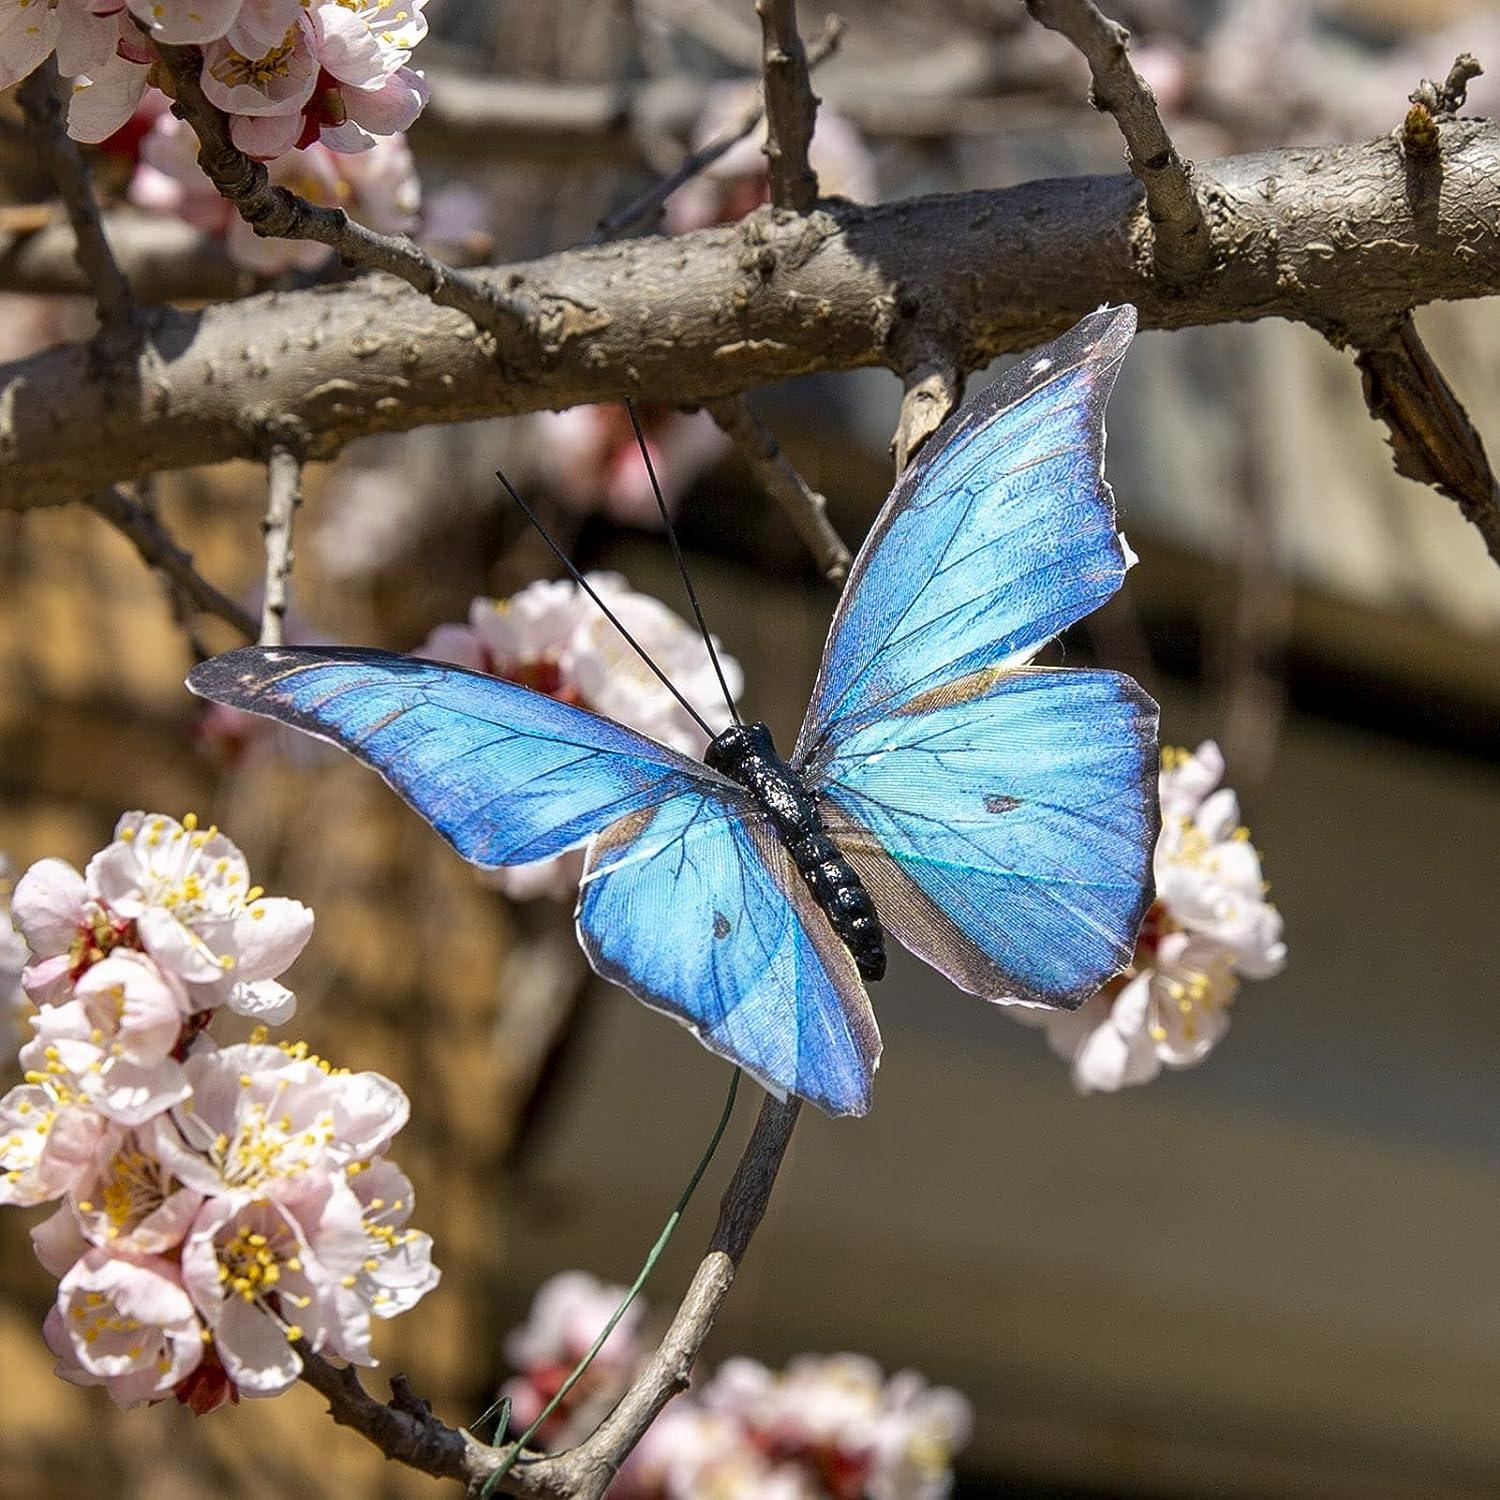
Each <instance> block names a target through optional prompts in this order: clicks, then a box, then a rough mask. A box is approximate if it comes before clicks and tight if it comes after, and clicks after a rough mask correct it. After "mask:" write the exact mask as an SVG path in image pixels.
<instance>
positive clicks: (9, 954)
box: [0, 854, 31, 1036]
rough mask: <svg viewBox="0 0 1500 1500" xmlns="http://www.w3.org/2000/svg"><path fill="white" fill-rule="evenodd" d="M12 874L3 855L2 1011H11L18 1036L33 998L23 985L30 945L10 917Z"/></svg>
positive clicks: (0, 858) (0, 872) (0, 897)
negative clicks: (10, 882) (9, 879)
mask: <svg viewBox="0 0 1500 1500" xmlns="http://www.w3.org/2000/svg"><path fill="white" fill-rule="evenodd" d="M9 873H10V861H9V860H8V859H6V857H5V856H4V855H3V854H0V1014H3V1013H6V1012H8V1013H9V1014H10V1016H11V1018H12V1020H13V1021H14V1023H15V1026H16V1030H17V1033H18V1035H21V1036H24V1035H25V1034H26V1026H25V1023H26V1018H27V1017H28V1016H29V1015H30V1014H31V1001H30V1000H29V999H28V998H27V995H26V991H25V990H24V989H23V988H22V986H21V974H22V972H23V971H24V970H25V968H26V956H27V948H26V939H25V938H23V937H22V936H21V933H20V930H19V929H18V928H17V927H16V925H15V922H14V919H13V918H12V916H11V910H10V896H9V889H10V885H9V881H8V879H7V876H8V875H9Z"/></svg>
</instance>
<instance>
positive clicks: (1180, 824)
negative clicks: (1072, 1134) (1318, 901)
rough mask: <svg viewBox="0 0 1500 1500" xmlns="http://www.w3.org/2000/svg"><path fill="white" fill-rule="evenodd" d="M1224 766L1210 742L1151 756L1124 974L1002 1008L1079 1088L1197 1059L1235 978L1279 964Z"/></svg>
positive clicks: (1224, 1017)
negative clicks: (1153, 836) (1155, 827)
mask: <svg viewBox="0 0 1500 1500" xmlns="http://www.w3.org/2000/svg"><path fill="white" fill-rule="evenodd" d="M1223 774H1224V759H1223V756H1222V755H1221V754H1220V752H1219V748H1218V746H1217V745H1215V744H1214V743H1213V742H1212V741H1208V742H1205V743H1204V744H1203V745H1201V746H1199V748H1198V749H1197V750H1196V751H1195V752H1193V753H1192V754H1189V753H1188V752H1186V751H1184V750H1172V749H1168V750H1164V751H1163V753H1162V773H1161V807H1162V831H1161V836H1160V837H1159V839H1158V840H1157V845H1156V853H1155V875H1156V890H1157V898H1156V902H1155V904H1154V905H1153V906H1152V908H1151V910H1150V911H1149V912H1148V913H1147V914H1146V919H1145V921H1144V922H1143V923H1142V926H1141V936H1140V938H1139V939H1138V941H1137V950H1136V959H1135V963H1134V964H1133V966H1132V969H1131V971H1130V972H1129V974H1127V976H1126V977H1125V978H1124V979H1123V980H1120V981H1116V982H1115V983H1113V984H1112V985H1109V986H1107V987H1106V988H1105V989H1104V990H1103V991H1102V992H1101V993H1099V994H1098V995H1095V996H1094V997H1093V998H1092V999H1090V1000H1089V1001H1088V1002H1087V1003H1086V1004H1085V1005H1083V1006H1082V1007H1080V1008H1079V1009H1078V1010H1076V1011H1071V1012H1068V1011H1041V1010H1023V1009H1022V1008H1020V1007H1013V1008H1012V1014H1014V1015H1015V1016H1016V1018H1017V1019H1018V1020H1024V1021H1027V1022H1029V1023H1030V1024H1032V1025H1040V1026H1042V1027H1044V1028H1045V1030H1046V1032H1047V1038H1048V1041H1049V1042H1050V1044H1051V1046H1052V1048H1053V1050H1054V1051H1055V1052H1057V1053H1058V1054H1059V1055H1060V1056H1062V1057H1064V1058H1066V1059H1068V1061H1069V1062H1070V1063H1071V1065H1072V1073H1073V1081H1074V1083H1075V1085H1076V1086H1077V1087H1078V1088H1079V1090H1080V1091H1082V1092H1085V1093H1087V1092H1091V1091H1094V1090H1104V1091H1112V1090H1115V1089H1119V1088H1124V1087H1128V1086H1130V1085H1132V1084H1137V1083H1148V1082H1150V1081H1151V1080H1152V1079H1153V1078H1155V1077H1157V1076H1158V1074H1159V1073H1160V1072H1161V1070H1162V1068H1163V1067H1168V1068H1186V1067H1191V1066H1193V1065H1194V1064H1195V1063H1199V1062H1201V1061H1202V1060H1203V1059H1204V1058H1205V1057H1206V1056H1207V1055H1208V1054H1209V1052H1211V1051H1212V1050H1213V1048H1214V1046H1215V1045H1216V1044H1217V1043H1218V1041H1219V1040H1220V1038H1221V1037H1223V1035H1224V1034H1225V1032H1226V1031H1227V1030H1228V1029H1229V1010H1230V1006H1231V1005H1232V1003H1233V1001H1234V998H1235V995H1236V994H1237V993H1238V990H1239V985H1240V979H1241V978H1242V977H1246V978H1252V979H1264V978H1267V977H1269V976H1270V975H1273V974H1276V973H1279V972H1280V970H1281V968H1282V966H1283V965H1284V964H1285V962H1286V944H1285V943H1284V942H1283V941H1282V921H1281V914H1280V912H1278V911H1277V910H1276V908H1275V907H1274V906H1272V905H1270V904H1269V903H1268V902H1267V901H1266V899H1265V894H1266V886H1265V883H1264V881H1263V880H1262V878H1261V865H1260V856H1259V854H1258V853H1257V851H1256V849H1255V846H1254V844H1252V843H1251V842H1250V836H1249V833H1248V832H1247V830H1246V829H1245V828H1244V827H1243V826H1242V825H1241V823H1240V820H1239V817H1240V814H1239V802H1238V799H1237V798H1236V797H1235V795H1234V793H1233V792H1232V791H1230V790H1229V789H1228V788H1227V787H1220V786H1219V782H1220V780H1221V779H1222V777H1223Z"/></svg>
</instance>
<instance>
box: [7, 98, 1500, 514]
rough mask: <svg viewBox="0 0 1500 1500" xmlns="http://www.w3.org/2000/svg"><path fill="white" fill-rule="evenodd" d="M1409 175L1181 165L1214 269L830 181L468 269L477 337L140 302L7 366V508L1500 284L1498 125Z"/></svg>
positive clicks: (949, 202)
mask: <svg viewBox="0 0 1500 1500" xmlns="http://www.w3.org/2000/svg"><path fill="white" fill-rule="evenodd" d="M1422 170H1423V171H1424V172H1425V173H1427V174H1429V176H1430V177H1431V179H1432V180H1434V181H1441V183H1442V191H1441V192H1440V193H1438V192H1426V191H1423V192H1413V191H1411V187H1412V179H1411V167H1410V163H1409V162H1408V161H1407V159H1406V157H1405V155H1404V153H1403V152H1402V150H1401V148H1400V145H1399V142H1398V141H1396V140H1395V139H1393V138H1390V137H1384V138H1382V139H1380V140H1377V141H1374V142H1371V143H1369V144H1367V145H1356V146H1335V147H1327V148H1317V149H1304V150H1285V151H1271V152H1263V153H1258V154H1255V155H1251V156H1241V157H1231V158H1227V159H1224V160H1221V161H1217V162H1214V163H1211V164H1209V165H1207V166H1201V167H1200V168H1199V180H1200V183H1201V184H1202V190H1203V199H1204V202H1205V203H1206V204H1207V205H1208V208H1209V222H1210V235H1211V239H1212V242H1213V246H1214V259H1215V267H1214V271H1213V273H1212V275H1211V276H1209V277H1207V278H1204V279H1201V280H1198V281H1195V282H1193V283H1191V284H1188V285H1185V286H1182V287H1179V288H1172V287H1169V286H1167V285H1165V284H1164V283H1163V281H1162V280H1161V278H1159V277H1158V276H1157V275H1156V274H1155V273H1154V269H1153V266H1152V263H1151V248H1150V247H1151V232H1150V225H1149V222H1148V221H1147V217H1146V211H1145V207H1144V204H1143V203H1142V197H1141V188H1140V185H1139V184H1138V183H1136V182H1135V181H1134V179H1132V178H1131V177H1129V176H1125V175H1118V176H1113V177H1080V178H1069V179H1062V180H1054V181H1044V182H1033V183H1028V184H1025V185H1022V186H1019V187H1014V188H1009V189H1004V190H1000V191H995V192H986V193H966V194H956V195H945V196H935V197H929V198H918V199H911V200H907V201H904V202H895V203H887V204H881V205H877V206H873V207H865V206H860V205H856V204H848V203H842V202H828V203H824V204H821V205H820V206H819V207H818V208H817V210H815V211H814V212H813V213H812V214H810V215H807V216H806V217H801V218H794V219H782V220H778V218H777V217H776V216H775V215H774V214H772V213H769V212H762V213H758V214H755V215H752V216H751V217H750V218H748V219H746V220H744V221H743V222H741V223H739V224H736V225H729V226H722V227H715V228H711V229H705V230H701V231H698V232H697V233H695V234H692V235H684V236H680V237H678V238H675V239H654V238H648V239H637V240H629V241H625V242H622V243H618V244H612V245H607V246H603V247H599V248H595V249H587V250H579V251H571V252H565V253H563V254H560V255H555V256H551V257H548V258H546V259H543V260H539V261H534V262H531V263H529V264H522V265H515V266H509V267H501V268H497V269H495V270H492V271H486V272H476V273H473V274H474V275H475V277H476V279H479V280H482V281H484V282H485V283H486V284H487V285H489V286H492V287H493V288H494V289H495V290H496V291H497V292H503V293H504V294H505V295H507V296H511V297H515V298H518V299H522V300H524V301H525V303H526V304H528V305H529V306H530V307H531V308H532V311H531V312H530V313H529V314H528V315H527V316H526V317H525V318H524V319H523V320H522V321H520V322H519V323H517V324H514V325H512V326H508V327H507V328H506V329H505V330H504V331H503V332H502V333H499V334H497V335H496V336H494V337H493V338H491V337H488V336H480V335H478V334H476V332H475V329H474V326H473V324H472V322H471V321H470V319H469V318H468V317H467V316H464V315H461V314H459V313H456V312H453V311H449V310H446V309H442V308H435V307H433V306H432V305H431V304H430V303H429V302H428V301H427V300H426V299H424V298H423V297H421V296H419V295H417V294H416V293H414V292H413V291H411V290H410V289H408V288H407V287H404V286H402V285H400V284H398V283H394V282H392V281H390V280H387V279H383V278H361V279H358V280H356V281H353V282H349V283H345V284H343V285H339V286H331V287H319V288H315V289H312V290H308V291H301V292H289V293H269V294H266V295H262V296H258V297H252V298H247V299H245V300H243V301H240V302H235V303H230V304H226V305H222V306H216V307H211V308H206V309H204V310H203V311H201V312H194V313H185V312H178V311H173V310H169V309H158V310H156V311H155V313H154V314H153V319H154V321H153V323H152V326H151V327H150V329H149V336H148V338H147V340H146V343H145V347H144V348H143V349H142V350H141V351H140V352H139V355H138V356H137V357H136V358H135V359H134V361H133V362H131V363H128V364H127V365H126V366H125V367H124V368H122V369H119V370H117V371H115V372H112V373H111V374H109V375H108V376H107V377H105V378H102V379H96V378H90V371H89V369H88V366H87V360H86V351H85V349H84V348H83V347H82V346H72V347H68V346H64V347H62V348H57V349H51V350H47V351H45V352H43V353H40V354H36V355H33V356H31V357H30V358H28V359H25V360H21V361H17V362H15V363H12V364H9V365H5V366H0V508H8V509H25V508H27V507H30V506H34V505H43V504H50V503H61V502H64V501H66V500H69V499H72V498H74V497H75V496H76V495H78V494H80V493H85V492H87V491H90V490H93V489H99V488H102V487H104V486H107V485H109V484H112V483H115V482H117V481H120V480H123V479H127V478H134V477H138V476H140V475H143V474H147V473H151V472H154V471H157V470H162V469H173V468H181V467H185V466H188V465H192V464H202V463H210V462H218V461H220V460H222V459H225V458H229V457H236V456H239V457H250V458H254V457H258V456H260V453H261V448H260V446H259V445H260V443H261V434H262V431H263V423H264V420H265V419H266V417H267V416H272V415H274V416H277V417H279V418H280V419H282V420H283V421H285V422H286V423H288V424H289V425H290V427H291V428H295V429H296V430H297V432H298V434H299V440H300V442H301V443H302V451H303V453H304V457H305V458H322V457H327V456H329V455H330V454H332V453H335V452H337V451H338V450H339V449H340V448H341V447H342V446H343V445H344V444H345V443H347V442H349V441H350V440H352V439H353V438H355V437H359V436H362V435H365V434H367V433H371V432H387V431H403V430H407V429H410V428H413V427H418V426H424V425H428V424H431V423H437V422H456V421H467V420H471V419H475V418H480V417H489V416H499V415H508V414H512V413H517V412H523V411H535V410H539V409H542V408H546V407H553V408H557V407H565V406H570V405H574V404H577V403H580V402H597V401H610V400H618V399H619V398H620V397H621V396H622V395H624V394H630V395H633V396H635V397H636V398H637V399H638V400H651V401H661V402H665V403H667V404H670V405H679V406H694V405H702V404H704V403H705V402H706V401H709V400H712V399H714V398H717V397H722V396H729V395H734V394H738V393H739V392H742V391H746V390H751V389H754V388H755V387H757V386H760V385H765V384H768V383H770V382H773V381H777V380H782V379H785V378H787V377H788V376H792V375H799V374H805V373H808V372H810V371H814V370H848V369H853V368H856V367H861V366H868V365H887V366H893V367H896V368H902V367H903V365H904V363H905V360H904V359H903V357H902V356H903V355H905V354H906V353H908V352H909V351H910V350H911V349H914V348H920V347H922V346H924V345H928V346H930V347H935V348H941V349H944V350H945V351H950V352H951V358H952V360H953V362H954V365H955V367H956V368H959V369H973V368H977V367H978V366H980V365H983V364H985V363H987V362H988V361H989V360H990V359H993V358H994V357H995V356H996V355H998V354H1002V353H1006V352H1010V351H1014V350H1017V349H1023V348H1027V347H1030V346H1032V345H1034V344H1036V343H1038V342H1040V341H1042V340H1044V339H1047V338H1051V337H1053V336H1055V335H1056V334H1058V333H1060V332H1062V331H1063V329H1065V328H1066V327H1068V326H1069V325H1070V324H1071V323H1073V322H1075V321H1076V320H1077V319H1078V318H1079V317H1081V316H1082V315H1083V314H1084V313H1086V312H1089V311H1091V310H1092V309H1093V308H1095V307H1097V306H1098V305H1099V304H1100V303H1101V302H1105V301H1109V302H1123V301H1130V302H1134V303H1135V304H1136V306H1137V307H1138V308H1139V310H1140V319H1141V326H1142V327H1144V328H1182V327H1189V326H1195V325H1200V324H1210V323H1225V322H1235V321H1249V320H1253V319H1256V318H1263V317H1285V318H1290V319H1293V320H1296V321H1302V322H1306V323H1309V324H1311V325H1312V326H1314V327H1317V328H1319V329H1320V330H1323V329H1328V328H1330V327H1332V328H1334V329H1338V328H1345V329H1348V328H1354V327H1369V326H1372V325H1378V324H1380V323H1381V322H1382V321H1384V322H1385V323H1386V324H1389V323H1390V322H1391V321H1392V320H1393V319H1396V318H1398V317H1400V316H1401V315H1402V314H1404V313H1405V311H1406V310H1407V309H1409V308H1411V307H1413V306H1415V305H1419V304H1421V303H1424V302H1428V301H1433V300H1437V299H1442V298H1452V299H1461V298H1469V297H1480V296H1490V295H1494V294H1496V293H1497V292H1500V126H1497V125H1496V124H1494V123H1491V122H1488V121H1479V120H1458V121H1455V122H1453V123H1452V124H1449V125H1445V126H1444V127H1443V131H1442V140H1441V143H1440V145H1439V150H1438V155H1437V156H1436V157H1435V158H1433V160H1432V161H1431V162H1429V163H1427V164H1426V165H1425V166H1424V167H1423V169H1422ZM497 356H498V358H497Z"/></svg>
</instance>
